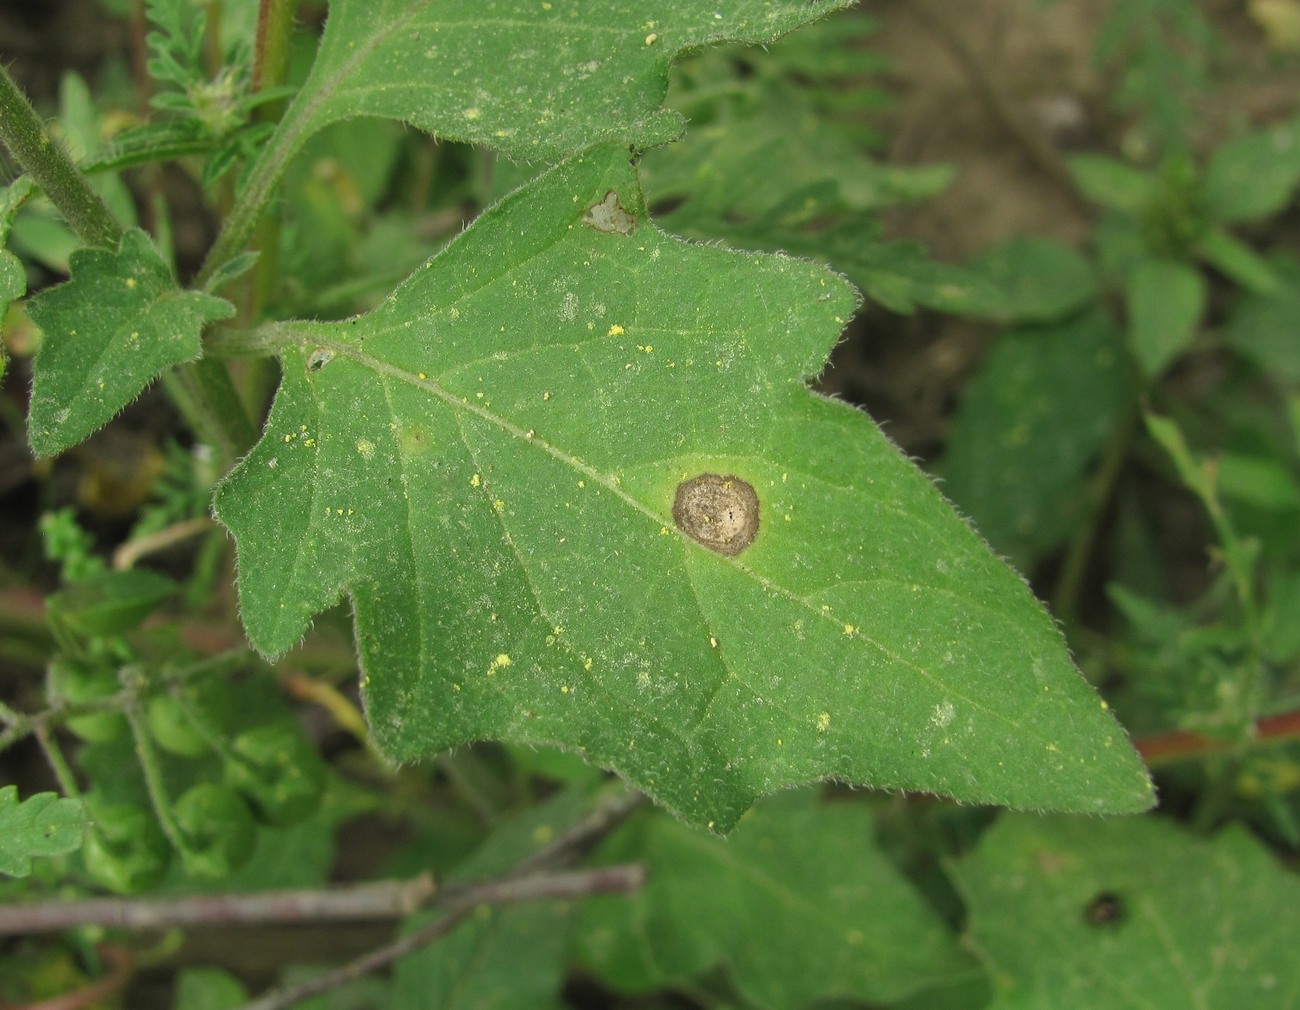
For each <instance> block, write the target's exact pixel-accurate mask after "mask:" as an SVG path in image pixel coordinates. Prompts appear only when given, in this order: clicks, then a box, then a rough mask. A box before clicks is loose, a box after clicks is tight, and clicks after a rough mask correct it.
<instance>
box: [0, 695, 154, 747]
mask: <svg viewBox="0 0 1300 1010" xmlns="http://www.w3.org/2000/svg"><path fill="white" fill-rule="evenodd" d="M130 700H131V696H130V695H129V694H127V693H125V692H122V691H119V692H118V693H116V694H110V695H108V696H107V697H104V698H92V699H91V700H90V701H79V702H76V703H74V704H70V705H56V706H54V707H53V708H46V709H42V710H41V711H39V712H34V713H31V714H30V715H29V714H27V713H25V712H18V711H15V710H14V709H11V708H9V707H8V706H5V711H4V712H3V713H0V718H3V719H4V720H5V721H6V722H7V723H9V725H8V726H6V727H5V729H4V732H2V733H0V752H3V751H4V750H5V749H6V748H9V747H12V746H13V745H14V744H15V743H17V742H18V741H19V740H22V739H23V738H24V737H27V736H31V735H33V734H35V735H36V736H37V737H40V736H41V734H43V733H47V732H48V731H49V730H50V728H51V727H53V726H58V725H62V724H63V723H65V722H67V721H68V720H69V719H76V718H78V717H80V716H83V715H98V714H100V713H102V712H120V711H122V710H123V709H124V708H125V707H126V706H127V705H128V704H129V702H130Z"/></svg>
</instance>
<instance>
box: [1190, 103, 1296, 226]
mask: <svg viewBox="0 0 1300 1010" xmlns="http://www.w3.org/2000/svg"><path fill="white" fill-rule="evenodd" d="M1297 185H1300V125H1298V124H1296V123H1286V124H1284V125H1282V126H1278V127H1274V128H1273V129H1271V130H1261V131H1259V132H1256V133H1248V134H1246V135H1245V136H1244V137H1237V138H1236V139H1235V140H1230V141H1228V142H1227V143H1226V144H1223V145H1221V146H1220V147H1218V148H1216V149H1215V151H1214V154H1213V155H1211V157H1210V161H1209V164H1207V165H1206V167H1205V176H1204V179H1203V180H1202V186H1203V193H1204V199H1205V209H1206V212H1207V213H1208V214H1209V216H1210V218H1211V220H1214V221H1222V222H1225V223H1232V222H1237V221H1254V220H1257V219H1258V218H1262V217H1271V216H1272V215H1274V214H1277V213H1278V212H1279V211H1281V210H1283V209H1285V207H1286V206H1287V204H1289V203H1290V202H1291V197H1292V194H1293V193H1294V192H1295V188H1296V186H1297Z"/></svg>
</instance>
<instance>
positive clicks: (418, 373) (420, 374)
mask: <svg viewBox="0 0 1300 1010" xmlns="http://www.w3.org/2000/svg"><path fill="white" fill-rule="evenodd" d="M415 374H416V377H417V378H419V379H420V381H422V382H423V381H424V380H425V379H427V378H428V376H427V375H425V374H424V373H423V372H416V373H415Z"/></svg>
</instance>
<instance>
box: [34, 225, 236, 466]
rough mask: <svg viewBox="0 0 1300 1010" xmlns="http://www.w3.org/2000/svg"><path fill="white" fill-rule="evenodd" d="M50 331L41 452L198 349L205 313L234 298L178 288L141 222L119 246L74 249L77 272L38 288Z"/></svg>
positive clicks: (41, 314) (80, 433)
mask: <svg viewBox="0 0 1300 1010" xmlns="http://www.w3.org/2000/svg"><path fill="white" fill-rule="evenodd" d="M28 311H29V312H30V314H31V317H32V318H33V319H34V320H35V321H36V324H37V325H38V326H40V328H41V329H42V330H43V331H44V334H45V336H44V340H43V342H42V344H41V349H40V351H39V352H38V353H37V355H36V363H35V366H34V372H35V374H34V377H33V380H32V401H31V410H30V413H29V415H28V420H27V437H28V441H29V442H30V443H31V446H32V450H33V451H34V452H35V453H36V455H38V456H52V455H53V454H54V453H56V452H61V451H62V450H64V449H66V448H68V447H69V446H73V445H76V444H77V443H78V442H80V441H81V440H82V439H84V438H86V437H87V436H88V435H90V434H91V433H92V432H94V431H95V430H97V429H98V428H101V427H103V425H105V424H107V423H108V421H109V420H111V419H112V417H113V416H114V415H115V414H116V413H117V412H118V411H120V410H121V409H122V408H123V407H125V406H126V405H127V404H128V403H130V402H131V401H132V400H133V399H135V398H136V397H137V396H139V395H140V392H141V390H143V389H144V387H145V386H147V385H148V384H149V383H150V382H152V381H153V379H154V378H156V377H157V376H158V375H159V374H160V373H161V372H163V371H165V370H166V369H168V368H171V367H172V366H173V365H179V364H180V363H181V362H184V361H192V360H194V359H195V358H197V357H198V356H199V354H200V352H201V350H202V347H201V344H200V335H201V333H202V331H203V327H204V325H205V324H207V323H208V322H211V321H213V320H216V319H225V318H226V317H228V316H230V315H232V314H233V313H234V311H235V310H234V306H232V305H231V304H230V303H229V302H227V301H224V300H223V299H220V298H216V297H213V296H212V295H207V294H203V293H201V292H198V291H181V290H180V289H179V288H178V287H177V286H176V282H175V281H174V280H173V279H172V276H171V271H170V270H168V268H167V264H166V263H164V262H163V259H162V257H161V256H159V255H158V252H157V250H155V249H154V247H153V244H152V243H151V242H150V240H149V236H147V235H146V234H145V233H144V232H142V231H140V230H139V229H138V228H132V229H130V230H129V231H127V232H126V234H125V235H123V236H122V241H121V243H120V244H119V245H118V248H117V249H116V250H115V251H110V250H108V249H96V248H86V249H79V250H77V251H76V252H75V253H73V254H72V279H71V280H69V281H68V282H66V283H64V284H60V285H59V286H58V287H56V288H51V289H50V290H48V291H45V292H42V293H41V294H40V295H38V296H37V297H35V298H33V299H32V301H31V303H30V305H29V306H28Z"/></svg>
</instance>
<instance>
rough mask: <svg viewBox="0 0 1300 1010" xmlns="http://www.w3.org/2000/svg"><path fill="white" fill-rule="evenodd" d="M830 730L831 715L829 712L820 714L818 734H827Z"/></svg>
mask: <svg viewBox="0 0 1300 1010" xmlns="http://www.w3.org/2000/svg"><path fill="white" fill-rule="evenodd" d="M830 728H831V714H830V713H829V712H821V713H819V714H818V716H817V732H818V733H825V732H826V731H827V730H828V729H830Z"/></svg>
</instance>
